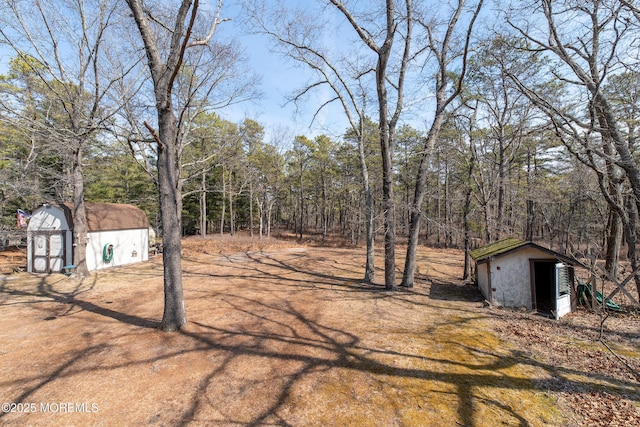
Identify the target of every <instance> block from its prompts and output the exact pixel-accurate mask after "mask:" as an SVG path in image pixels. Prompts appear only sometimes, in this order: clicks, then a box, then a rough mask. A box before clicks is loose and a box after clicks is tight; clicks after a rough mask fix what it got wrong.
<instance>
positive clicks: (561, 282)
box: [556, 264, 569, 296]
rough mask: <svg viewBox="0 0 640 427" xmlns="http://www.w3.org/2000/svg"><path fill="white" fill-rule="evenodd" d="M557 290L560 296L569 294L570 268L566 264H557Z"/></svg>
mask: <svg viewBox="0 0 640 427" xmlns="http://www.w3.org/2000/svg"><path fill="white" fill-rule="evenodd" d="M556 288H557V289H558V296H563V295H568V294H569V268H568V267H567V266H566V265H564V264H556Z"/></svg>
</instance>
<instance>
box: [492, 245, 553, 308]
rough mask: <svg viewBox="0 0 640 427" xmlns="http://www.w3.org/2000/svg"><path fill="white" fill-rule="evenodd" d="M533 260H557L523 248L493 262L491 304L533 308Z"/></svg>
mask: <svg viewBox="0 0 640 427" xmlns="http://www.w3.org/2000/svg"><path fill="white" fill-rule="evenodd" d="M531 259H536V260H542V259H549V260H554V259H555V258H554V257H553V256H550V255H549V254H547V253H545V252H542V251H539V250H537V249H535V248H522V249H520V250H516V251H514V252H511V253H509V254H506V255H503V256H501V257H497V258H495V259H494V260H492V261H491V263H490V265H491V272H490V274H491V287H492V292H491V301H490V302H491V303H493V304H497V305H502V306H505V307H526V308H527V309H531V308H532V306H531V265H530V262H529V261H530V260H531ZM485 295H486V294H485Z"/></svg>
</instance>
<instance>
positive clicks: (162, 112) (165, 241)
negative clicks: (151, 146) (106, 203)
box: [158, 108, 187, 331]
mask: <svg viewBox="0 0 640 427" xmlns="http://www.w3.org/2000/svg"><path fill="white" fill-rule="evenodd" d="M158 128H159V129H158V130H159V133H160V140H161V143H159V144H158V192H159V195H160V215H161V218H162V248H163V249H162V256H163V267H164V313H163V315H162V322H161V323H160V328H161V329H162V330H164V331H175V330H178V329H180V328H181V327H182V326H183V325H185V324H186V323H187V314H186V311H185V307H184V295H183V291H182V241H181V239H182V188H181V180H180V171H179V164H180V157H179V153H178V151H177V147H176V144H175V141H176V137H177V135H176V134H177V129H176V122H175V117H174V115H173V112H172V111H171V109H170V108H159V111H158Z"/></svg>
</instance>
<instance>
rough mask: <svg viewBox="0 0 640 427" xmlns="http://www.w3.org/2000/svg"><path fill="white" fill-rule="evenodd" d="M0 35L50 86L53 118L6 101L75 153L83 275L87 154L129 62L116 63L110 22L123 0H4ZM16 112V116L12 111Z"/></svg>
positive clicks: (81, 270) (19, 117)
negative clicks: (111, 51) (109, 45)
mask: <svg viewBox="0 0 640 427" xmlns="http://www.w3.org/2000/svg"><path fill="white" fill-rule="evenodd" d="M0 10H1V11H2V21H3V25H2V26H0V39H1V40H2V41H3V42H4V43H5V44H6V45H8V46H10V47H11V49H12V50H13V51H14V52H15V53H16V56H17V58H19V59H20V60H21V61H22V62H23V64H24V65H25V66H27V67H29V68H30V72H31V74H32V75H33V76H35V77H36V78H37V79H38V80H39V81H40V82H41V85H42V86H43V87H44V88H46V94H45V96H46V98H47V100H48V101H47V102H49V108H50V110H49V111H50V112H51V113H53V114H55V117H53V116H50V117H49V118H50V120H46V121H39V119H38V118H36V122H34V119H33V117H29V116H25V115H23V113H25V110H23V109H16V108H15V105H5V108H6V111H7V112H9V113H10V115H11V116H12V117H13V120H14V123H17V122H22V123H24V122H25V120H26V121H30V122H32V126H34V127H37V128H39V131H40V132H41V133H43V134H46V135H47V139H48V140H49V141H51V142H49V143H48V148H52V144H55V149H56V150H58V152H59V153H62V156H63V158H65V157H66V158H67V159H69V164H68V167H69V170H70V171H71V172H70V182H69V186H70V188H71V195H70V196H71V197H70V199H71V201H72V203H73V241H74V251H73V257H74V258H73V264H74V265H75V266H76V271H77V273H78V274H80V275H88V274H89V271H88V269H87V265H86V247H87V241H88V239H87V220H86V214H85V208H84V176H83V154H84V151H85V150H86V149H87V146H88V145H89V144H91V143H92V141H93V140H94V138H96V136H97V134H98V133H99V132H100V131H101V130H104V128H105V127H106V126H107V124H108V123H109V121H110V120H111V119H112V117H113V115H114V114H115V112H116V111H117V109H118V108H119V106H120V105H119V103H117V102H115V103H114V102H112V100H110V99H109V98H108V93H109V91H110V90H111V87H112V86H113V84H114V83H115V82H116V81H117V80H118V79H120V78H121V77H122V74H126V72H127V71H128V68H126V67H124V68H121V69H117V70H115V69H113V68H111V67H110V61H109V56H110V55H109V53H108V50H107V49H105V47H104V46H105V44H107V43H108V42H109V40H108V39H107V37H108V30H109V28H110V27H111V26H113V25H115V23H116V21H117V19H118V14H117V13H116V11H117V1H113V0H98V1H96V2H95V3H90V4H85V2H84V1H78V2H60V1H53V0H37V1H35V2H21V1H13V2H3V4H2V6H1V9H0ZM6 117H8V116H6Z"/></svg>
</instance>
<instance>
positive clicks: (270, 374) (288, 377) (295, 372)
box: [0, 254, 640, 427]
mask: <svg viewBox="0 0 640 427" xmlns="http://www.w3.org/2000/svg"><path fill="white" fill-rule="evenodd" d="M301 260H302V258H300V257H296V258H294V259H289V260H285V259H281V258H278V256H276V255H257V254H253V255H248V256H247V258H246V259H243V260H239V261H237V262H238V263H241V265H242V269H241V270H240V272H236V274H231V275H229V274H227V275H225V274H213V273H212V274H211V276H209V277H210V279H211V282H206V283H203V282H202V281H203V280H205V278H206V277H207V276H206V273H202V272H199V271H195V267H194V271H191V272H190V269H191V266H187V269H186V272H187V273H186V277H191V279H188V280H194V281H197V287H198V288H199V289H200V288H201V289H202V290H203V291H202V293H200V294H198V296H197V297H198V298H206V299H208V300H209V301H210V305H209V307H208V308H207V309H206V310H202V311H201V312H199V313H198V314H197V315H194V317H193V319H191V323H190V325H189V327H187V328H185V329H184V330H182V331H180V332H178V333H175V334H170V335H169V334H168V335H166V336H167V337H171V339H170V340H168V341H167V342H168V343H167V344H166V345H165V346H163V347H161V349H160V350H158V352H159V353H158V354H157V355H154V356H144V357H140V358H138V359H133V360H131V361H128V362H126V364H125V365H126V366H127V367H129V366H139V367H140V368H142V367H146V366H148V365H150V364H153V363H155V362H158V361H162V360H171V361H172V363H175V364H180V363H183V361H184V359H185V358H186V357H188V356H193V355H198V356H200V358H199V359H198V360H200V361H201V363H202V365H201V366H198V368H199V369H200V370H198V371H197V372H198V373H199V376H197V377H195V378H193V379H191V382H190V384H191V387H190V388H188V389H187V390H188V391H187V392H190V393H191V397H190V399H189V402H190V405H188V406H187V407H183V408H181V410H180V411H179V413H178V414H175V413H172V414H170V415H166V417H167V418H166V419H165V418H157V416H153V418H151V415H150V420H149V422H150V423H151V422H153V423H160V424H165V425H168V424H171V425H188V424H202V425H239V426H258V425H285V426H287V425H300V422H295V421H292V419H294V417H293V415H292V411H294V412H295V411H296V407H295V406H296V405H295V402H296V399H297V398H299V393H300V390H299V388H300V387H301V385H302V384H311V385H312V386H317V385H318V384H323V381H325V382H326V381H333V382H334V384H333V386H334V387H335V389H336V390H337V391H339V393H336V395H335V396H328V397H329V398H330V399H332V400H333V399H343V400H348V401H350V402H352V403H353V404H354V408H353V411H354V412H357V411H359V410H360V409H359V408H360V406H358V405H363V400H366V399H371V402H373V403H372V404H378V403H380V404H384V402H386V404H387V407H386V408H387V409H388V410H389V411H390V412H391V413H394V414H395V415H393V416H395V417H396V420H395V421H396V422H398V421H399V420H400V419H401V418H402V416H403V414H402V411H404V410H405V409H407V408H405V407H403V405H404V404H405V403H407V402H409V401H410V399H425V400H429V401H436V400H438V399H440V400H447V401H449V400H450V401H451V402H453V404H454V407H455V408H454V409H453V410H451V412H452V413H453V414H454V415H453V417H452V418H451V419H448V420H446V421H447V422H450V425H455V424H458V425H464V426H468V427H472V426H481V425H483V422H482V418H481V417H480V415H479V414H480V413H481V412H482V411H481V407H482V408H484V412H485V413H486V412H487V411H489V413H491V414H492V416H494V417H498V418H500V419H502V420H503V421H505V420H506V421H510V422H511V423H512V424H515V425H519V426H529V425H535V424H540V423H541V420H539V419H537V420H534V419H532V418H531V414H530V413H528V412H527V411H526V410H527V409H528V408H524V409H520V408H518V407H517V406H516V405H514V404H513V402H508V401H505V400H503V399H500V398H499V397H495V396H490V395H489V394H491V393H492V391H493V390H498V391H515V392H522V393H531V394H536V393H544V392H545V390H548V389H550V390H554V389H558V390H559V389H570V390H574V391H575V392H579V393H588V392H589V391H590V390H593V389H606V391H607V393H610V394H611V395H614V396H618V397H629V396H637V397H640V396H639V395H638V390H637V384H636V383H633V382H630V381H619V380H616V379H613V378H610V377H607V376H602V375H597V374H593V373H590V372H583V371H579V370H572V369H566V368H561V367H556V366H552V365H549V364H545V363H542V362H540V361H537V360H535V359H532V358H531V357H529V356H527V355H526V354H524V353H523V352H520V351H516V350H513V351H507V350H505V349H491V348H488V346H487V345H483V344H482V343H479V345H478V346H477V347H475V346H470V345H468V344H466V343H464V342H462V339H461V336H462V333H463V330H464V328H465V327H467V328H468V329H471V332H470V333H471V334H474V333H476V332H477V331H474V330H473V328H474V325H472V324H471V323H472V322H473V321H474V320H475V318H476V317H477V316H475V315H476V314H474V313H473V311H472V309H471V308H469V310H468V312H467V313H466V314H465V313H463V312H462V311H461V310H459V309H447V308H446V307H445V306H444V305H443V306H442V307H432V308H434V309H435V310H436V311H437V312H438V313H437V315H436V317H434V318H433V319H432V320H431V321H430V323H429V324H425V325H422V326H421V328H420V329H419V330H418V329H414V328H413V327H412V326H411V325H404V324H403V323H402V322H396V323H390V324H385V325H383V326H378V324H377V323H376V322H377V321H378V320H380V319H375V318H372V319H368V320H367V321H368V322H369V323H367V324H366V325H364V327H362V328H360V329H357V330H355V329H354V327H353V326H354V325H352V324H351V323H343V322H340V321H337V320H330V319H327V318H325V313H324V311H323V309H324V308H326V307H330V305H331V304H337V303H345V302H346V303H348V302H350V301H358V302H363V305H362V306H360V307H362V308H363V309H364V308H366V309H370V310H371V312H372V313H382V314H383V316H384V319H382V320H388V321H390V320H392V319H389V318H390V317H392V316H390V315H389V313H392V314H393V313H394V314H397V315H402V310H413V311H417V310H422V309H426V308H428V307H429V306H430V302H429V301H430V300H441V301H449V300H455V301H467V302H474V301H478V299H477V298H478V297H477V294H475V293H474V292H470V291H469V290H467V289H464V288H461V285H456V284H453V283H446V282H437V283H436V282H434V281H432V283H431V285H430V289H429V292H428V293H426V292H424V290H421V289H417V290H405V291H401V292H385V291H384V289H383V288H382V286H380V285H372V284H363V283H361V282H359V281H358V280H355V279H353V278H350V277H349V275H348V274H346V273H345V274H344V276H343V275H342V274H327V273H326V272H324V271H316V270H315V269H314V268H313V265H314V263H313V262H309V260H306V263H305V264H304V266H300V265H297V264H296V262H298V261H301ZM234 262H236V261H234ZM212 268H213V267H212ZM340 271H341V272H346V270H340ZM292 274H293V275H294V276H291V275H292ZM243 278H247V283H246V287H245V288H239V287H237V286H235V285H234V284H235V282H237V281H241V280H242V279H243ZM265 282H268V283H279V284H280V285H279V287H277V288H276V287H273V286H264V287H263V288H259V286H260V285H261V284H262V283H265ZM94 286H95V281H94V282H84V283H78V285H77V286H76V287H74V288H70V289H68V290H65V291H62V290H59V289H56V288H55V287H54V286H52V285H50V284H47V283H46V282H45V281H44V280H43V281H41V282H40V283H39V284H38V286H37V290H35V291H32V292H30V291H27V290H23V289H17V288H16V289H14V288H10V287H8V286H4V285H2V288H1V289H0V294H4V295H5V296H6V297H7V298H8V299H5V302H4V303H2V304H5V305H6V304H11V303H12V302H11V301H12V300H17V301H21V300H22V299H24V301H25V302H24V303H25V304H28V303H29V302H28V301H30V300H35V301H48V302H53V303H56V304H57V306H58V307H57V309H58V311H57V312H56V314H55V315H56V317H57V318H67V319H69V318H72V317H73V316H74V315H75V314H77V313H79V312H81V311H88V312H91V313H94V314H97V315H100V316H106V317H109V318H113V319H116V320H118V321H120V322H123V323H125V324H129V325H133V326H135V327H136V328H141V331H140V332H141V333H140V334H138V335H137V337H136V339H144V337H145V336H148V335H147V334H150V333H151V328H153V327H155V326H157V323H158V322H154V321H152V320H150V319H146V318H143V317H138V316H135V315H131V314H126V313H121V312H118V311H115V310H111V309H106V308H104V307H102V306H100V305H99V304H97V303H96V302H94V300H92V296H91V292H90V291H91V290H92V289H93V288H94ZM434 288H435V289H434ZM255 289H259V292H256V293H255V294H251V295H258V296H259V297H256V296H249V294H250V292H249V290H255ZM310 290H311V291H313V292H308V291H310ZM81 296H82V298H81ZM303 298H306V300H303ZM188 303H189V301H187V304H188ZM303 303H304V304H303ZM2 304H0V305H2ZM320 304H325V305H320ZM381 304H388V306H389V308H387V310H391V311H384V312H381V311H376V310H379V309H380V305H381ZM448 310H450V311H448ZM455 310H458V311H455ZM217 313H220V314H219V316H217V317H216V316H215V315H216V314H217ZM452 313H455V315H454V314H452ZM348 314H351V315H354V314H356V313H348ZM228 319H233V320H228ZM236 319H238V320H236ZM347 319H351V317H349V316H347ZM353 319H357V317H353ZM352 321H353V322H355V321H356V320H352ZM389 325H393V328H391V327H389ZM359 326H361V325H359ZM378 329H381V330H378ZM443 331H444V332H443ZM448 331H451V332H448ZM370 334H376V335H375V337H376V339H382V338H384V341H376V339H371V336H370ZM436 338H438V339H436ZM171 340H173V341H171ZM402 342H404V343H408V344H411V345H407V346H404V347H403V346H402V345H400V344H399V343H402ZM109 345H110V342H102V343H89V342H87V343H86V345H85V346H84V347H83V348H82V349H79V350H77V351H76V352H73V353H70V354H68V358H67V360H66V361H65V362H64V363H61V364H59V365H58V366H57V367H56V366H52V367H51V368H50V369H49V370H48V371H47V373H45V374H43V375H42V376H40V377H37V378H29V384H32V385H30V386H28V387H26V388H25V389H24V390H23V391H22V392H21V393H20V394H17V395H16V396H4V397H5V398H7V399H8V400H12V401H14V402H21V401H25V400H27V399H28V398H29V397H30V396H32V395H34V393H35V392H36V391H38V390H40V389H41V388H43V387H45V386H50V385H52V384H54V383H55V382H56V381H58V380H61V379H62V378H68V377H70V376H75V375H78V376H80V375H87V374H91V373H93V372H100V373H105V372H106V373H108V372H112V371H116V370H118V369H121V368H123V363H122V362H109V361H108V360H107V362H106V363H105V362H104V360H103V361H101V362H100V363H98V362H95V363H94V364H92V363H90V362H91V360H92V357H94V356H95V354H96V353H98V352H100V351H102V350H103V349H105V348H107V347H108V346H109ZM442 348H447V349H450V350H451V352H450V353H449V354H445V353H444V352H442ZM80 362H82V363H83V367H82V368H79V369H76V370H72V369H71V368H72V367H73V366H74V365H76V364H78V363H80ZM238 365H241V366H255V367H256V369H255V371H256V372H254V371H252V370H248V371H244V372H237V371H236V370H237V369H238V368H237V366H238ZM516 367H522V368H523V369H524V370H525V371H527V372H531V371H532V370H534V369H535V370H536V372H541V373H542V374H543V375H544V376H545V380H544V383H542V382H540V381H537V380H536V379H535V378H531V377H527V376H523V375H521V374H520V372H514V371H513V369H514V368H516ZM257 368H261V369H257ZM257 371H259V372H257ZM194 372H195V370H194ZM189 375H191V371H190V370H189V366H185V381H186V378H188V377H189ZM230 377H233V380H234V381H231V380H230ZM361 377H365V378H368V379H371V381H375V384H376V385H377V387H376V388H375V390H373V391H375V392H376V393H379V396H380V397H379V398H374V397H372V396H374V395H373V394H372V392H371V394H369V395H367V394H366V393H369V392H370V390H369V389H368V388H363V389H358V390H356V389H355V388H354V387H355V386H354V385H353V384H351V383H349V382H348V380H350V379H354V378H361ZM329 378H331V379H329ZM265 384H268V387H266V386H265ZM542 384H544V385H542ZM255 389H257V390H262V391H261V393H260V394H258V396H259V399H250V400H249V399H247V400H246V401H244V397H246V396H253V395H251V394H250V393H251V390H255ZM263 389H264V390H263ZM396 390H401V391H402V393H403V394H404V395H405V396H404V398H403V399H399V400H398V399H397V398H396V395H395V394H394V393H395V392H396ZM181 391H182V392H185V390H184V389H182V390H181ZM351 392H352V394H353V396H352V397H349V393H351ZM312 393H314V394H315V393H318V394H319V393H320V390H318V389H317V387H314V388H312ZM324 393H327V392H326V391H325V392H324ZM363 395H364V397H363ZM358 396H360V397H358ZM308 397H310V398H313V397H315V396H308ZM225 399H227V400H225ZM233 399H235V400H239V401H241V402H242V403H243V404H244V405H245V406H248V407H249V408H250V409H249V414H248V415H243V416H238V415H237V414H236V413H235V412H234V409H233V408H234V407H229V409H226V407H225V404H228V402H229V401H231V400H233ZM375 399H378V400H375ZM371 402H370V403H371ZM487 408H488V409H487ZM4 415H5V414H0V418H1V417H3V416H4ZM294 415H295V414H294ZM343 415H344V414H343ZM333 416H334V418H333V419H331V420H329V421H333V422H334V423H340V422H341V421H342V420H341V419H339V418H337V417H338V414H333ZM362 417H366V414H364V413H363V415H362ZM308 421H310V422H312V421H311V420H308ZM361 421H365V422H368V423H372V422H373V423H376V422H380V423H383V424H384V423H385V421H387V420H383V419H379V420H378V419H365V418H362V419H361ZM440 421H443V420H442V419H440ZM506 421H505V422H506Z"/></svg>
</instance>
